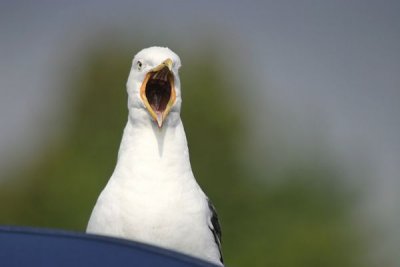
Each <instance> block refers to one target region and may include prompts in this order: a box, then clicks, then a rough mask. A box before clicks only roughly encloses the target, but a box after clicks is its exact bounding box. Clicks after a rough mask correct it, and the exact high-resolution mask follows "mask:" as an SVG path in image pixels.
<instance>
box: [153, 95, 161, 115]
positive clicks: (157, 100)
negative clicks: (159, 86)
mask: <svg viewBox="0 0 400 267" xmlns="http://www.w3.org/2000/svg"><path fill="white" fill-rule="evenodd" d="M161 98H162V97H161V94H157V93H155V94H153V99H152V101H151V105H152V106H153V109H154V110H156V111H158V110H160V105H161Z"/></svg>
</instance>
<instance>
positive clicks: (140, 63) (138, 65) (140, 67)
mask: <svg viewBox="0 0 400 267" xmlns="http://www.w3.org/2000/svg"><path fill="white" fill-rule="evenodd" d="M136 65H137V68H138V70H141V69H142V66H143V63H142V62H141V61H138V62H137V63H136Z"/></svg>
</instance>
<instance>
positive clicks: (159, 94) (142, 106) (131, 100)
mask: <svg viewBox="0 0 400 267" xmlns="http://www.w3.org/2000/svg"><path fill="white" fill-rule="evenodd" d="M180 66H181V61H180V59H179V57H178V55H177V54H175V53H174V52H173V51H171V50H170V49H169V48H167V47H156V46H154V47H149V48H145V49H143V50H141V51H140V52H139V53H137V54H136V55H135V57H134V58H133V62H132V68H131V71H130V74H129V78H128V82H127V91H128V108H129V115H130V117H131V119H134V120H135V121H138V120H139V121H148V120H151V121H154V123H156V124H157V125H158V127H159V128H161V127H162V126H163V125H164V124H165V123H166V121H167V119H169V121H171V122H173V120H177V119H179V112H180V108H181V102H182V100H181V90H180V80H179V75H178V70H179V67H180ZM173 113H175V114H173Z"/></svg>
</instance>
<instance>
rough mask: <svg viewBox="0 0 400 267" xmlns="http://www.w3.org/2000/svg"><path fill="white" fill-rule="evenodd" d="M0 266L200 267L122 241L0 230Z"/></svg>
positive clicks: (170, 254)
mask: <svg viewBox="0 0 400 267" xmlns="http://www.w3.org/2000/svg"><path fill="white" fill-rule="evenodd" d="M0 266H1V267H3V266H4V267H8V266H10V267H17V266H18V267H20V266H32V267H36V266H40V267H50V266H51V267H53V266H59V267H64V266H74V267H80V266H96V267H103V266H121V267H123V266H130V267H132V266H146V267H147V266H148V267H153V266H154V267H159V266H165V267H169V266H171V267H172V266H173V267H188V266H203V267H212V266H214V265H212V264H209V263H206V262H203V261H201V260H198V259H195V258H192V257H188V256H185V255H182V254H179V253H176V252H173V251H169V250H165V249H161V248H157V247H153V246H149V245H145V244H141V243H137V242H132V241H128V240H123V239H117V238H110V237H102V236H95V235H88V234H84V233H72V232H67V231H60V230H49V229H37V228H26V227H8V226H0Z"/></svg>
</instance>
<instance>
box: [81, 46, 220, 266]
mask: <svg viewBox="0 0 400 267" xmlns="http://www.w3.org/2000/svg"><path fill="white" fill-rule="evenodd" d="M180 65H181V63H180V59H179V57H178V56H177V55H176V54H175V53H174V52H172V51H171V50H170V49H168V48H162V47H151V48H146V49H143V50H142V51H140V52H139V53H138V54H137V55H136V56H135V57H134V59H133V64H132V68H131V71H130V75H129V78H128V82H127V91H128V109H129V116H128V122H127V124H126V127H125V130H124V134H123V137H122V141H121V146H120V149H119V153H118V161H117V165H116V167H115V170H114V173H113V174H112V176H111V178H110V180H109V182H108V184H107V185H106V187H105V188H104V190H103V191H102V193H101V194H100V196H99V198H98V200H97V203H96V205H95V207H94V209H93V212H92V215H91V217H90V220H89V223H88V227H87V232H88V233H95V234H101V235H110V236H115V237H121V238H127V239H132V240H136V241H140V242H144V243H148V244H153V245H157V246H161V247H164V248H169V249H173V250H176V251H179V252H182V253H185V254H188V255H192V256H195V257H198V258H202V259H204V260H207V261H211V262H213V263H216V264H220V265H222V255H221V251H220V238H221V234H220V233H221V231H220V227H219V223H218V219H217V217H216V213H215V210H214V208H213V206H212V204H211V202H210V201H209V200H208V198H207V196H206V195H205V194H204V193H203V191H202V190H201V188H200V187H199V185H198V184H197V182H196V180H195V178H194V176H193V173H192V169H191V166H190V161H189V151H188V146H187V141H186V135H185V131H184V129H183V124H182V121H181V119H180V109H181V102H182V100H181V91H180V80H179V75H178V69H179V67H180Z"/></svg>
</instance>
